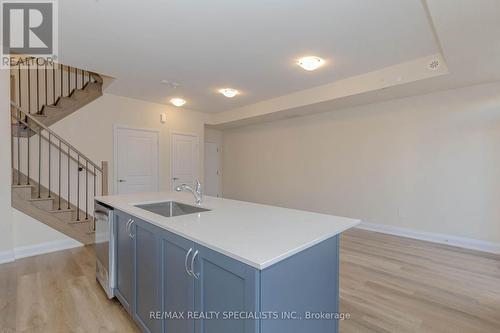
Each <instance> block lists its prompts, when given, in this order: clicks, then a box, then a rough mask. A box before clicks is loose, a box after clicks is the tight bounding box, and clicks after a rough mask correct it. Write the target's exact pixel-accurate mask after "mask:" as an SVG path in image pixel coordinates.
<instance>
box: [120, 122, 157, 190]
mask: <svg viewBox="0 0 500 333" xmlns="http://www.w3.org/2000/svg"><path fill="white" fill-rule="evenodd" d="M115 138H116V141H115V152H116V156H115V181H116V187H115V188H116V193H117V194H126V193H137V192H154V191H158V187H159V186H158V178H159V177H158V151H159V147H158V145H159V133H158V132H156V131H148V130H140V129H131V128H121V127H116V128H115Z"/></svg>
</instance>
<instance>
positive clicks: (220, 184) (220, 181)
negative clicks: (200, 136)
mask: <svg viewBox="0 0 500 333" xmlns="http://www.w3.org/2000/svg"><path fill="white" fill-rule="evenodd" d="M206 143H211V144H215V145H217V149H218V153H219V156H218V157H219V162H218V163H219V170H218V171H219V173H218V176H219V177H218V184H217V187H218V190H219V193H217V195H218V197H219V198H222V196H223V194H222V170H221V168H222V161H221V159H220V157H221V155H220V154H221V149H222V148H221V147H220V143H219V142H216V141H205V142H204V144H203V154H206V149H205V144H206ZM203 157H204V159H203V160H205V155H204V156H203ZM203 163H205V161H203ZM205 168H206V165H205V164H203V175H205ZM204 181H205V182H206V179H204Z"/></svg>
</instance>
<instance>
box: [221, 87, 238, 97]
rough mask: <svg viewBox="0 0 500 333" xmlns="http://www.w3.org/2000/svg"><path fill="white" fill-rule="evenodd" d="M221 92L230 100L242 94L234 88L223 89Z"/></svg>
mask: <svg viewBox="0 0 500 333" xmlns="http://www.w3.org/2000/svg"><path fill="white" fill-rule="evenodd" d="M219 92H220V93H221V94H222V95H224V96H226V97H228V98H233V97H234V96H236V95H238V94H239V93H240V92H239V91H238V90H236V89H233V88H223V89H219Z"/></svg>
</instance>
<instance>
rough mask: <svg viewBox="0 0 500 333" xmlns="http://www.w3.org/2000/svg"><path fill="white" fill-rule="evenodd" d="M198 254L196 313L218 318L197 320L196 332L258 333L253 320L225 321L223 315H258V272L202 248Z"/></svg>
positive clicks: (196, 260) (196, 265)
mask: <svg viewBox="0 0 500 333" xmlns="http://www.w3.org/2000/svg"><path fill="white" fill-rule="evenodd" d="M197 251H198V255H197V256H196V259H195V272H196V274H197V275H198V279H197V280H196V283H195V310H196V311H199V312H203V313H211V311H215V312H218V313H219V317H218V318H210V320H207V319H202V320H196V322H195V325H196V332H197V333H235V332H238V333H256V332H258V321H256V320H253V319H248V320H240V319H228V318H224V315H225V314H243V315H248V314H254V313H256V312H258V309H259V305H258V304H259V294H258V291H259V278H258V276H259V272H258V270H256V269H254V268H252V267H250V266H248V265H245V264H243V263H241V262H239V261H237V260H234V259H231V258H229V257H227V256H224V255H222V254H220V253H218V252H215V251H212V250H210V249H208V248H205V247H202V246H197ZM195 253H196V252H195Z"/></svg>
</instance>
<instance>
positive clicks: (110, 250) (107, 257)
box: [94, 201, 115, 299]
mask: <svg viewBox="0 0 500 333" xmlns="http://www.w3.org/2000/svg"><path fill="white" fill-rule="evenodd" d="M94 219H95V253H96V257H97V261H96V279H97V281H99V283H100V284H101V286H102V288H103V289H104V291H105V292H106V295H107V296H108V298H110V299H111V298H113V297H114V289H115V269H114V267H115V263H114V258H115V255H114V254H115V233H114V223H113V222H114V214H113V208H112V207H109V206H107V205H105V204H103V203H101V202H99V201H96V202H95V210H94Z"/></svg>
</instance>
